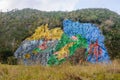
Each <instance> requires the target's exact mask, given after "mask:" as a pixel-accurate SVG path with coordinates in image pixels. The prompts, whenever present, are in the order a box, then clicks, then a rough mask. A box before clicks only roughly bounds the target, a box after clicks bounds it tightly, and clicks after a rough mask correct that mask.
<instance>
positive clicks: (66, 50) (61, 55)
mask: <svg viewBox="0 0 120 80" xmlns="http://www.w3.org/2000/svg"><path fill="white" fill-rule="evenodd" d="M73 44H74V43H73V42H71V43H69V44H67V45H65V46H64V47H63V48H61V49H60V50H59V51H58V52H57V58H58V59H62V58H65V57H68V55H69V47H71V46H72V45H73Z"/></svg>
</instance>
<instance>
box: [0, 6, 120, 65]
mask: <svg viewBox="0 0 120 80" xmlns="http://www.w3.org/2000/svg"><path fill="white" fill-rule="evenodd" d="M64 19H71V20H74V21H79V22H82V23H93V24H95V25H97V26H98V27H99V28H100V29H101V31H102V33H103V35H104V36H105V46H106V47H107V50H108V53H109V55H110V58H111V59H117V58H120V15H118V14H117V13H115V12H113V11H110V10H109V9H103V8H88V9H81V10H75V11H69V12H68V11H50V12H46V11H39V10H36V9H29V8H26V9H22V10H18V9H14V10H11V11H8V12H0V63H7V62H8V60H9V59H10V58H13V56H14V52H15V50H16V49H17V48H18V47H19V45H20V43H21V42H22V41H23V40H24V39H25V38H26V37H28V36H30V35H32V34H33V33H34V31H35V29H36V28H37V27H39V26H40V25H42V24H48V25H49V28H50V29H52V28H55V27H61V28H62V21H63V20H64Z"/></svg>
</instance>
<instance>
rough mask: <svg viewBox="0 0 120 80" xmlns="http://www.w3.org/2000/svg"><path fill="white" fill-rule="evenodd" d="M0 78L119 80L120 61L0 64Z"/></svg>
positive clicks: (12, 79) (1, 79) (26, 79)
mask: <svg viewBox="0 0 120 80" xmlns="http://www.w3.org/2000/svg"><path fill="white" fill-rule="evenodd" d="M113 65H114V66H113ZM0 80H120V61H119V60H115V61H113V63H112V64H108V65H104V64H88V63H84V64H83V65H79V64H77V65H71V64H69V63H68V62H67V63H64V64H62V65H58V66H51V67H48V66H40V65H34V66H23V65H5V64H0Z"/></svg>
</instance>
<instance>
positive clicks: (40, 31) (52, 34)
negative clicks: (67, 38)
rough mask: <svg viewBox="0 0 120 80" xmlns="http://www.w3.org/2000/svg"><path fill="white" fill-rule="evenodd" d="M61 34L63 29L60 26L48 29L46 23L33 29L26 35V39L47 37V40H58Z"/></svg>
mask: <svg viewBox="0 0 120 80" xmlns="http://www.w3.org/2000/svg"><path fill="white" fill-rule="evenodd" d="M62 34H63V30H62V29H61V28H54V29H51V30H49V29H48V24H46V25H41V26H40V27H38V28H37V29H36V30H35V33H34V34H33V35H32V36H30V37H28V38H27V40H39V39H42V38H44V39H47V40H50V39H52V40H60V38H61V36H62Z"/></svg>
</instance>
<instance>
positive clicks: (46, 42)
mask: <svg viewBox="0 0 120 80" xmlns="http://www.w3.org/2000/svg"><path fill="white" fill-rule="evenodd" d="M78 48H85V49H86V52H85V53H84V56H85V59H86V61H88V62H91V63H98V62H104V63H108V62H109V56H108V52H107V49H106V47H105V45H104V36H103V35H102V33H101V31H100V30H99V29H98V27H96V26H95V25H94V24H91V23H80V22H73V21H71V20H64V21H63V30H62V29H61V28H54V29H49V28H48V25H47V24H46V25H41V26H40V27H38V28H37V29H36V30H35V33H34V34H33V35H32V36H30V37H28V38H26V39H25V40H24V41H23V42H22V43H21V45H20V46H19V48H18V49H17V50H16V52H15V53H14V55H15V57H16V58H18V59H22V60H23V62H24V64H26V65H33V64H42V65H58V64H61V63H63V62H64V61H66V59H67V58H69V57H70V56H72V55H74V54H75V51H76V49H78Z"/></svg>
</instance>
